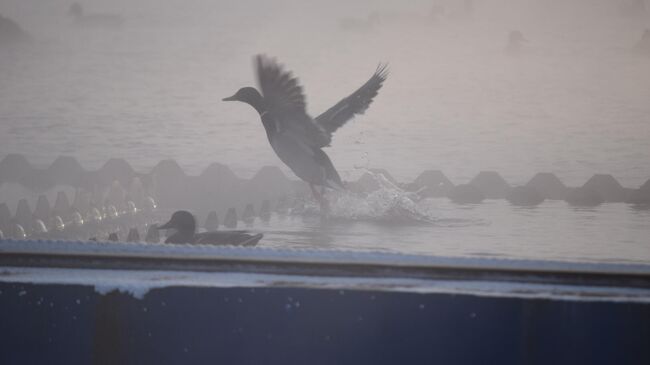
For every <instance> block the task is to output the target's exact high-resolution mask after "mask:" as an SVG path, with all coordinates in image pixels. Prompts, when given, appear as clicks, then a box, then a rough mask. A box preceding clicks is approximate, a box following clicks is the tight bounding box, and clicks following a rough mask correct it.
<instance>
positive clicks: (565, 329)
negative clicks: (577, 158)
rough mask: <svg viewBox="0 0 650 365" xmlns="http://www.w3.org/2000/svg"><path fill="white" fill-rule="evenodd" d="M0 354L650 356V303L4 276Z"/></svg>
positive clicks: (176, 358) (306, 360)
mask: <svg viewBox="0 0 650 365" xmlns="http://www.w3.org/2000/svg"><path fill="white" fill-rule="evenodd" d="M0 291H1V292H0V364H373V365H379V364H523V363H527V364H599V363H601V364H650V305H648V304H635V303H607V302H572V301H550V300H524V299H512V298H486V297H475V296H467V295H446V294H414V293H395V292H371V291H339V290H324V289H304V288H255V289H252V288H194V287H192V288H189V287H185V288H183V287H172V288H165V289H154V290H151V291H150V292H149V293H148V294H147V295H146V296H145V297H144V298H143V299H140V300H139V299H135V298H133V297H132V296H131V295H128V294H122V293H117V292H112V293H109V294H107V295H100V294H97V293H96V292H95V290H94V288H92V287H87V286H75V285H26V284H12V283H0Z"/></svg>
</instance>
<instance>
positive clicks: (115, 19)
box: [68, 2, 124, 28]
mask: <svg viewBox="0 0 650 365" xmlns="http://www.w3.org/2000/svg"><path fill="white" fill-rule="evenodd" d="M68 14H69V15H70V16H71V17H72V18H73V19H74V22H75V24H76V25H79V26H82V27H90V28H119V27H121V26H122V24H123V23H124V19H123V18H122V16H120V15H118V14H107V13H93V14H86V13H85V12H84V8H83V6H81V4H79V3H77V2H75V3H72V4H71V5H70V8H68Z"/></svg>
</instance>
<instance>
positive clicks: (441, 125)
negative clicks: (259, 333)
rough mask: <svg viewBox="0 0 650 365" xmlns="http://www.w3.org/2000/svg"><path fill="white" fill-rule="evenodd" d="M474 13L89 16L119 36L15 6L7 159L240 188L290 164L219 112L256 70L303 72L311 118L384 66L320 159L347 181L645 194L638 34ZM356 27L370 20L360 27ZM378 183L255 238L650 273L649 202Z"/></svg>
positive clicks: (203, 8) (394, 10) (2, 84)
mask: <svg viewBox="0 0 650 365" xmlns="http://www.w3.org/2000/svg"><path fill="white" fill-rule="evenodd" d="M5 3H6V4H7V5H6V6H5ZM37 3H38V4H37ZM100 3H101V4H100ZM456 3H459V2H456ZM476 3H477V6H476V8H475V9H473V10H472V12H471V14H467V16H464V17H449V18H444V19H441V20H440V21H439V22H430V21H428V20H427V21H426V23H425V22H424V21H422V20H423V17H422V16H420V15H421V14H428V13H430V12H431V2H430V1H413V2H408V3H406V2H401V1H394V2H390V1H383V2H377V1H371V0H363V1H354V2H338V3H336V2H315V1H304V2H302V1H290V0H284V1H276V2H261V1H260V2H255V1H249V0H246V1H239V2H211V1H190V2H187V1H181V0H166V1H154V0H138V1H126V0H120V1H114V2H103V3H102V2H96V4H93V8H97V9H98V10H97V11H100V12H104V11H106V12H109V13H119V14H121V15H123V16H124V24H123V26H122V27H120V29H111V30H106V29H94V28H91V29H88V28H84V29H83V30H81V29H80V28H79V27H76V26H74V24H73V23H72V22H71V20H70V19H69V18H68V17H66V16H65V12H66V9H67V7H68V6H70V2H69V1H63V0H57V1H47V2H27V1H22V0H6V1H5V2H3V9H0V11H3V12H5V11H6V12H8V14H9V15H11V16H12V18H14V19H16V20H17V21H18V22H19V23H20V24H21V25H22V26H23V28H25V30H27V31H28V32H30V33H31V35H32V36H33V38H34V40H35V42H33V43H32V44H31V45H29V46H27V47H25V48H20V49H18V48H16V49H6V50H5V49H2V53H0V55H1V56H0V158H1V157H3V156H4V155H6V154H8V153H22V154H25V155H26V156H27V157H28V159H29V160H30V161H34V162H35V163H36V164H41V165H46V164H49V163H51V162H52V161H53V160H54V158H55V156H57V155H60V154H65V155H72V156H75V157H76V158H78V159H79V161H80V162H81V163H82V165H84V167H86V168H87V169H91V170H92V169H96V168H98V167H99V166H100V165H101V164H103V163H104V162H105V161H106V160H107V159H108V158H109V157H113V158H125V159H127V160H128V161H130V162H132V163H133V164H134V167H135V168H136V170H139V171H149V170H148V169H150V168H151V167H152V166H154V165H155V164H156V163H158V162H159V161H160V160H162V159H166V158H174V159H176V160H178V161H179V162H180V163H181V165H183V166H184V167H187V168H188V171H187V172H188V173H190V174H193V175H196V174H198V173H199V172H200V171H202V170H203V169H204V168H205V167H206V166H208V165H209V164H211V163H213V162H221V163H225V164H227V165H229V166H230V167H232V168H233V169H234V170H235V171H236V172H237V173H238V174H240V175H241V176H245V175H249V176H250V175H251V174H252V173H253V172H254V171H257V170H259V168H260V167H261V166H264V165H281V162H280V161H279V160H278V159H277V157H276V156H275V154H274V153H273V151H272V150H271V149H270V146H269V144H268V142H267V140H266V135H265V134H264V130H263V128H262V127H261V125H260V122H259V118H258V117H257V115H255V114H254V113H253V112H252V111H251V110H248V109H242V108H241V107H238V106H233V105H228V104H224V103H221V102H220V101H219V100H220V99H221V98H222V97H224V96H227V95H230V94H231V93H232V90H234V89H237V88H238V87H239V86H241V85H242V84H245V83H251V84H252V83H253V82H254V80H253V79H252V77H251V75H252V72H251V61H250V60H251V56H252V55H254V54H257V53H260V52H269V53H270V54H272V55H274V56H277V57H279V59H280V60H281V61H282V62H283V63H285V64H286V65H287V66H288V68H289V69H291V70H294V71H295V73H296V75H298V76H299V77H300V80H301V83H302V84H303V85H304V87H305V90H306V93H307V95H310V99H309V100H308V103H309V104H308V110H309V111H310V112H311V113H312V115H317V114H318V113H319V112H321V111H324V110H326V109H327V108H329V107H330V106H332V105H333V104H334V103H335V102H337V101H338V100H340V98H342V97H343V96H345V95H347V94H348V93H350V92H352V91H353V90H354V89H355V88H357V87H358V86H359V84H360V83H361V82H363V81H365V79H366V78H367V76H368V71H369V70H372V69H373V67H374V66H375V65H376V64H377V63H378V62H380V61H384V62H389V63H390V65H391V78H390V79H389V80H388V81H387V82H386V84H385V86H384V88H383V89H382V91H381V93H380V94H379V95H378V97H377V98H376V100H375V102H374V103H373V105H372V107H371V108H370V109H369V110H368V112H367V113H366V114H365V115H364V116H362V117H360V118H358V120H355V121H353V122H351V123H350V124H349V125H347V126H346V127H345V128H342V129H341V131H339V132H337V134H336V136H335V138H334V141H333V143H332V148H330V149H328V150H327V153H328V154H329V155H330V156H331V157H332V160H333V162H334V164H335V166H337V168H338V169H339V170H340V172H341V175H342V176H343V178H344V179H345V180H353V179H355V178H356V177H357V176H356V175H359V172H360V171H361V170H363V168H369V167H382V168H385V169H387V170H389V171H390V172H391V173H392V174H393V175H394V176H395V177H397V178H398V179H399V180H400V181H411V180H412V179H413V178H414V177H415V176H417V175H418V174H419V173H420V172H422V171H423V170H427V169H441V170H443V171H444V172H445V173H446V174H447V176H449V177H450V178H451V180H452V181H453V182H454V183H456V184H460V183H465V182H467V181H468V180H469V179H470V178H471V177H473V176H475V175H476V174H477V173H478V172H479V171H482V170H496V171H498V172H500V173H501V174H502V176H504V177H505V178H506V180H508V181H509V182H510V183H511V184H515V185H516V184H523V183H524V182H525V181H527V180H528V179H529V178H530V177H531V176H533V175H534V174H535V173H537V172H542V171H551V172H554V173H556V174H557V175H558V176H559V177H560V178H561V179H562V180H563V181H564V182H565V183H566V184H568V185H571V186H578V185H581V184H582V183H584V181H586V179H587V178H588V177H589V176H591V175H592V174H593V173H611V174H613V175H614V176H615V177H616V178H617V179H619V180H620V181H621V182H622V183H623V185H624V186H626V187H631V188H634V187H637V186H639V185H640V184H642V183H643V182H644V181H645V180H646V179H647V178H648V177H649V176H650V170H649V169H648V163H647V162H648V161H647V160H648V154H647V151H648V141H649V140H650V127H649V126H650V103H648V100H650V88H649V87H648V85H650V72H649V70H650V68H649V67H648V64H649V63H648V61H649V59H648V57H645V56H641V55H639V54H636V53H634V52H632V47H633V45H634V43H635V42H636V41H637V40H638V39H639V36H640V34H641V32H642V31H643V29H644V28H645V27H647V24H645V23H644V20H642V19H641V20H638V19H637V20H635V19H629V18H625V19H624V18H621V17H618V16H616V15H615V14H616V12H615V11H612V6H614V5H613V4H614V2H612V1H593V0H573V1H568V2H550V1H539V2H532V1H530V2H527V1H515V0H499V1H494V2H492V5H490V4H487V3H488V2H478V1H477V2H476ZM551 3H552V4H551ZM486 4H487V5H486ZM95 5H96V7H95ZM447 10H448V12H449V13H453V11H452V10H449V9H447ZM373 14H375V15H373ZM445 14H447V13H445ZM413 15H415V17H414V16H413ZM346 18H352V19H368V20H369V21H370V20H373V21H372V24H367V26H366V24H362V28H364V30H363V31H354V30H351V29H344V28H346V27H341V26H340V24H341V22H342V20H345V19H346ZM438 18H439V17H438ZM414 19H419V21H414ZM343 23H348V24H350V22H349V21H345V22H343ZM353 23H355V22H353ZM355 27H356V28H359V27H358V26H355ZM347 28H349V27H347ZM353 28H354V27H353ZM365 28H367V29H365ZM513 29H518V30H520V31H521V32H522V33H523V34H525V37H526V39H527V40H528V42H527V43H526V44H525V47H522V49H521V52H518V55H517V57H511V56H508V55H507V54H504V52H503V47H504V40H505V39H506V36H507V34H508V32H509V31H511V30H513ZM312 96H313V98H312ZM359 166H361V167H362V168H359ZM285 171H286V172H288V170H285ZM380 185H381V186H382V188H381V189H379V190H377V191H375V192H373V193H370V194H368V195H367V196H364V197H359V196H356V195H353V194H346V193H338V192H333V193H330V195H329V199H330V200H331V201H332V212H331V217H330V219H329V220H328V221H327V222H325V223H324V222H321V220H320V218H319V216H318V214H316V211H317V207H316V206H315V205H314V204H313V203H312V202H309V201H307V202H305V203H304V204H303V206H302V207H300V209H297V208H298V207H295V208H296V209H294V212H298V211H299V212H300V214H293V215H287V216H278V215H276V214H273V216H272V217H271V220H270V222H269V223H263V222H260V221H259V220H255V221H254V223H253V225H252V228H253V229H255V230H258V231H263V232H265V233H266V235H265V239H264V241H263V242H262V244H263V245H267V246H271V247H295V248H333V249H354V250H384V251H395V252H406V253H420V254H428V255H454V256H456V255H460V256H468V255H469V256H472V255H476V256H496V257H521V258H535V259H539V258H548V259H562V260H595V261H650V243H649V241H650V240H649V239H648V237H650V227H649V226H650V223H649V222H650V213H649V211H648V210H646V209H645V208H643V207H632V206H628V205H625V204H605V205H601V206H598V207H595V208H572V207H569V206H568V205H567V204H566V203H564V202H561V201H546V202H544V203H543V204H541V205H539V206H537V207H534V208H520V207H514V206H511V205H509V204H508V203H507V202H505V201H502V200H488V201H486V202H484V203H482V204H480V205H456V204H453V203H451V202H449V201H448V200H446V199H426V200H418V199H415V198H414V197H413V196H410V195H409V194H407V193H405V192H403V191H401V190H399V189H398V188H396V187H395V186H392V185H391V184H389V183H387V182H385V181H382V182H381V184H380ZM29 194H30V192H20V193H19V194H16V195H15V196H14V197H10V199H9V200H6V199H4V198H3V201H6V202H7V203H8V205H9V206H12V207H14V206H15V204H16V202H15V201H11V199H15V200H17V199H18V198H20V197H22V196H29ZM184 208H189V209H191V208H192V207H184ZM166 218H168V216H166V217H164V218H163V217H161V220H162V219H166ZM199 219H200V221H201V222H203V221H204V219H205V217H199Z"/></svg>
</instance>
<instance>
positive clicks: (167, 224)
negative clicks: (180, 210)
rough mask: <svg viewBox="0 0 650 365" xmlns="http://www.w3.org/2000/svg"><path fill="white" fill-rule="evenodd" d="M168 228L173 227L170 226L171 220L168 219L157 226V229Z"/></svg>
mask: <svg viewBox="0 0 650 365" xmlns="http://www.w3.org/2000/svg"><path fill="white" fill-rule="evenodd" d="M170 228H173V227H172V221H169V222H167V223H165V224H163V225H162V226H158V229H170Z"/></svg>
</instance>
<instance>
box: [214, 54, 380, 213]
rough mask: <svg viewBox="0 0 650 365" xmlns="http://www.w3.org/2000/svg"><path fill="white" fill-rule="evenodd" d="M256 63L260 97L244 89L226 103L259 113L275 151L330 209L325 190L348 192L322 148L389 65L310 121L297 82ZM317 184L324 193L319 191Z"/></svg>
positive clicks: (362, 106)
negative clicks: (232, 102) (243, 105)
mask: <svg viewBox="0 0 650 365" xmlns="http://www.w3.org/2000/svg"><path fill="white" fill-rule="evenodd" d="M255 61H256V62H255V64H256V68H257V80H258V83H259V86H260V90H261V93H260V91H258V90H257V89H255V88H254V87H243V88H241V89H239V91H237V93H235V95H233V96H230V97H227V98H224V99H223V101H241V102H243V103H246V104H249V105H250V106H252V107H253V108H254V109H255V110H256V111H257V112H258V113H259V115H260V118H261V120H262V125H264V129H265V130H266V136H267V137H268V139H269V143H271V147H272V148H273V151H275V153H276V154H277V155H278V157H279V158H280V160H282V162H284V163H285V164H286V165H287V166H288V167H289V168H290V169H291V171H293V173H294V174H296V176H298V177H299V178H300V179H302V180H303V181H305V182H307V183H308V184H309V186H310V188H311V191H312V193H313V195H314V197H315V198H316V200H317V201H319V203H320V206H321V211H326V210H327V205H326V204H327V202H326V201H325V199H324V193H325V188H331V189H338V190H340V189H345V188H344V186H343V182H342V181H341V177H340V176H339V173H338V172H337V171H336V168H334V165H333V164H332V161H331V160H330V158H329V157H328V156H327V154H326V153H325V152H324V151H323V150H322V148H323V147H328V146H329V145H330V143H331V141H332V134H333V133H334V132H335V131H336V130H337V129H339V128H340V127H341V126H343V125H344V124H345V123H346V122H348V121H349V120H350V119H352V118H353V117H354V116H355V115H357V114H363V113H364V112H365V111H366V109H368V106H369V105H370V103H372V100H373V98H374V97H375V96H376V95H377V93H378V92H379V89H380V88H381V86H382V84H383V82H384V81H385V80H386V77H387V76H388V71H387V69H386V67H387V66H386V65H381V64H380V65H379V67H377V70H376V71H375V73H374V74H373V75H372V76H371V77H370V79H369V80H368V81H367V82H366V83H365V84H363V85H362V86H361V87H360V88H359V89H358V90H357V91H355V92H354V93H352V94H351V95H349V96H348V97H346V98H344V99H343V100H341V101H339V102H338V103H337V104H336V105H334V106H333V107H331V108H330V109H328V110H326V111H325V112H324V113H323V114H321V115H319V116H318V117H316V118H312V117H310V116H309V114H307V111H306V101H305V96H304V94H303V92H302V87H301V86H300V85H299V84H298V79H297V78H295V77H293V75H292V74H291V73H290V72H288V71H285V70H283V68H282V66H281V65H279V64H278V63H277V62H276V61H275V60H274V59H271V58H268V57H266V56H263V55H258V56H257V57H256V59H255ZM318 186H320V187H321V190H320V191H318V190H317V189H316V187H318Z"/></svg>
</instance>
